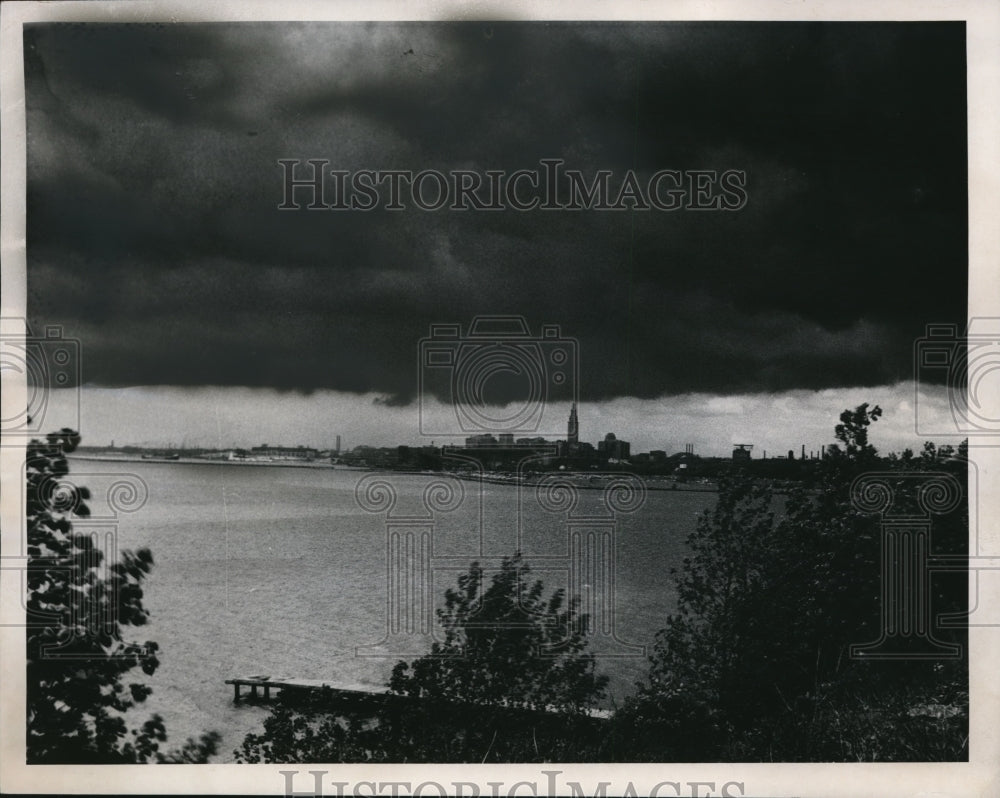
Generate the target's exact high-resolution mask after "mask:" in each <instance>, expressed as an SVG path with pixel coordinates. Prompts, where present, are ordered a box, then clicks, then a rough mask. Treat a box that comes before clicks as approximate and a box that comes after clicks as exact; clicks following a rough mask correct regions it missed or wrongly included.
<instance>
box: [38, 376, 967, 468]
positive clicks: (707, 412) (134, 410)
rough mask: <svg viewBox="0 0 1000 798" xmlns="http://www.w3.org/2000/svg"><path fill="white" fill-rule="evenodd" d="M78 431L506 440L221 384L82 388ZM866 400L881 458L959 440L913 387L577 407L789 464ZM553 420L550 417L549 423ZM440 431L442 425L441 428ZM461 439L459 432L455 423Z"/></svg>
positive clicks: (332, 440)
mask: <svg viewBox="0 0 1000 798" xmlns="http://www.w3.org/2000/svg"><path fill="white" fill-rule="evenodd" d="M76 395H77V394H76V392H75V391H70V390H67V391H53V392H52V393H51V394H50V395H49V400H48V405H47V406H46V408H45V411H44V418H43V422H42V424H41V429H40V431H41V432H47V431H49V430H53V429H58V428H60V427H62V426H77V415H76V413H75V411H74V410H73V409H72V406H73V404H74V399H75V397H76ZM79 396H80V402H81V407H80V413H79V427H80V432H81V434H82V436H83V445H84V446H108V445H110V444H111V442H112V441H114V444H115V445H116V446H119V447H120V446H149V447H174V448H183V447H200V448H219V449H225V448H235V447H240V448H249V447H252V446H259V445H261V444H265V443H266V444H269V445H271V446H299V445H301V446H310V447H314V448H317V449H321V450H324V449H332V448H334V446H335V445H336V439H337V436H338V435H340V436H341V449H342V450H345V451H347V450H350V449H353V448H354V447H356V446H360V445H368V446H375V447H391V446H397V445H406V446H423V445H429V444H431V443H433V444H435V445H437V446H443V445H458V446H461V445H464V443H465V437H467V436H471V435H474V434H480V433H485V432H493V433H494V434H496V433H497V432H503V430H485V429H484V430H478V431H468V432H459V434H455V435H449V436H443V435H437V436H421V435H420V433H419V429H420V427H419V421H420V418H419V412H420V410H419V406H418V403H417V402H415V401H414V402H413V403H411V404H409V405H403V406H395V405H391V404H387V403H386V402H385V398H384V397H383V396H381V395H379V394H373V393H368V394H349V393H344V392H338V391H328V390H327V391H313V392H311V393H308V394H306V393H301V392H295V391H279V390H277V389H272V388H246V387H226V386H197V387H180V386H136V387H129V388H105V387H97V386H84V387H83V388H81V389H80V393H79ZM863 402H868V403H869V404H871V405H876V404H877V405H879V406H881V407H882V409H883V411H884V415H883V416H882V418H881V419H880V420H879V421H878V422H877V423H875V424H874V425H873V427H872V429H871V440H872V443H873V444H874V445H875V446H876V447H877V448H878V449H879V451H880V452H882V453H883V454H888V453H890V452H902V451H903V450H904V449H906V448H910V449H912V450H913V451H914V452H919V451H920V449H921V448H922V446H923V443H924V442H925V441H927V440H933V441H934V442H935V443H936V444H937V445H939V446H940V445H947V444H950V445H952V446H957V445H958V443H960V442H961V440H962V439H963V438H964V437H965V436H964V435H961V434H958V433H957V432H953V433H952V434H947V435H945V434H926V435H919V434H917V432H916V430H915V418H916V408H915V406H914V390H913V383H912V382H909V381H907V382H899V383H896V384H895V385H889V386H877V387H866V388H865V387H863V388H828V389H823V390H820V391H809V390H792V391H785V392H780V393H772V394H743V395H729V396H723V395H719V394H682V395H678V396H667V397H660V398H657V399H638V398H635V397H621V398H616V399H609V400H601V401H594V402H588V401H581V402H580V404H579V422H580V433H579V434H580V440H581V441H585V442H590V443H593V444H594V445H595V446H596V444H597V442H598V441H600V440H603V439H604V436H605V435H606V434H607V433H609V432H613V433H614V434H615V435H616V436H617V437H618V438H620V439H623V440H626V441H629V442H630V443H631V445H632V453H633V454H637V453H640V452H648V451H650V450H663V451H666V452H667V454H668V455H670V454H674V453H676V452H682V451H684V449H685V446H686V444H689V443H690V444H693V445H694V450H695V453H696V454H698V455H701V456H706V457H713V456H715V457H728V456H730V455H731V453H732V449H733V445H734V444H737V443H752V444H753V445H754V449H753V455H752V456H753V458H754V459H759V458H761V457H762V456H763V453H764V452H765V451H766V452H767V456H768V457H769V458H773V457H779V456H786V455H787V453H788V451H789V450H792V451H793V452H794V454H795V457H796V459H798V458H799V457H800V456H801V450H802V446H803V444H804V445H805V450H806V454H807V456H808V455H809V453H810V452H817V453H818V452H819V450H820V449H821V447H822V446H824V445H829V444H831V443H833V442H834V440H835V438H834V427H835V425H836V424H837V423H838V420H839V416H840V413H841V412H843V411H844V410H846V409H853V408H854V407H856V406H857V405H859V404H861V403H863ZM918 402H919V404H920V412H921V414H922V418H930V419H931V420H932V421H933V422H934V423H932V425H931V428H933V429H935V430H941V431H944V430H949V429H950V430H954V421H953V419H952V415H951V407H950V397H949V394H948V390H947V388H946V387H944V386H921V388H920V393H919V394H918ZM423 406H424V408H425V410H427V408H428V406H429V412H431V413H432V414H434V417H435V419H436V420H438V421H447V420H453V419H454V410H453V408H452V407H451V406H450V405H446V404H444V403H441V402H432V403H427V402H425V403H424V405H423ZM569 408H570V403H569V402H559V403H555V404H553V405H552V406H551V408H547V409H546V414H547V417H551V418H553V419H555V420H556V427H555V429H552V428H550V427H548V426H546V429H545V430H539V432H537V433H534V432H517V433H515V437H534V436H535V435H540V436H542V437H546V438H547V439H549V440H552V441H555V440H560V439H565V438H566V421H567V420H568V417H569ZM550 413H551V415H549V414H550ZM437 426H438V427H439V426H440V424H438V425H437ZM452 426H453V427H455V428H456V431H457V432H458V430H457V425H456V424H453V425H452Z"/></svg>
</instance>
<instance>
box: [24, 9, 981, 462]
mask: <svg viewBox="0 0 1000 798" xmlns="http://www.w3.org/2000/svg"><path fill="white" fill-rule="evenodd" d="M964 38H965V30H964V25H962V24H960V23H904V24H843V23H841V24H831V23H826V24H800V23H742V24H722V23H705V24H696V23H685V24H651V23H642V24H635V25H633V24H613V25H612V24H592V23H591V24H546V23H507V24H498V23H462V24H441V23H432V24H429V23H414V24H386V23H378V24H321V23H310V24H307V25H302V24H290V23H280V24H242V25H235V24H200V25H106V26H102V25H41V26H31V27H28V28H26V34H25V61H26V92H27V124H28V192H27V212H28V215H27V223H28V229H27V234H28V248H27V253H28V315H29V321H30V323H31V325H32V327H33V329H41V328H42V327H43V326H44V325H46V324H61V325H62V326H63V328H64V330H65V331H66V334H67V335H72V336H75V337H77V338H79V339H80V340H81V342H82V347H83V353H84V357H83V364H84V367H83V368H84V371H83V380H84V382H85V383H86V384H87V386H89V387H88V388H87V395H88V396H90V397H101V398H100V400H96V399H95V400H92V401H93V402H95V405H94V407H95V408H96V407H97V405H98V404H99V405H101V406H102V407H104V408H105V409H106V408H108V407H121V408H125V407H126V406H128V407H129V408H131V409H130V410H129V411H128V413H124V414H123V415H122V416H121V419H122V421H121V423H122V424H123V426H128V424H127V423H126V421H125V419H126V418H127V419H132V414H133V413H135V414H138V416H137V418H138V419H141V417H142V407H143V406H147V407H149V408H152V407H154V406H155V405H156V402H157V401H159V402H166V401H168V398H169V397H173V400H174V402H175V406H176V407H178V408H180V407H189V408H190V409H189V410H188V411H187V413H188V415H186V416H183V417H181V418H178V419H174V420H173V421H172V422H171V423H172V424H173V425H174V428H173V429H170V430H164V431H163V432H162V434H154V433H152V432H150V433H149V437H148V438H147V440H158V441H161V442H162V441H165V440H171V441H177V442H179V441H180V439H181V438H182V437H183V436H185V434H186V433H185V430H192V429H195V428H198V429H200V427H198V425H197V424H196V423H194V419H195V418H196V417H197V416H198V415H199V414H200V412H199V408H203V407H204V406H203V405H202V404H199V403H200V402H203V401H204V399H205V397H206V396H207V395H209V394H208V393H206V390H207V389H206V387H205V386H216V387H214V388H212V389H211V391H210V392H209V393H210V394H211V395H212V396H213V397H215V398H214V399H213V400H212V401H213V402H215V405H216V406H218V405H219V402H220V401H223V400H220V398H219V397H228V398H226V399H225V400H224V401H223V404H225V405H227V406H230V409H231V410H236V409H237V408H240V407H242V408H245V409H246V412H244V413H243V415H244V417H247V415H248V414H249V415H252V416H253V417H254V418H257V417H258V416H259V417H260V423H259V424H258V425H257V426H256V427H255V428H254V429H253V430H251V431H250V433H251V434H256V433H257V432H259V431H260V424H263V425H265V426H266V424H267V420H266V419H267V418H268V414H270V418H271V419H272V422H273V424H274V427H275V429H276V430H277V432H278V435H267V434H266V433H265V432H260V434H261V435H264V436H265V439H269V440H271V442H272V443H278V442H281V441H279V440H278V439H277V437H278V436H280V434H281V432H282V430H284V429H285V426H283V425H287V418H286V419H285V420H282V421H279V417H280V416H282V415H284V414H285V413H286V412H287V408H288V407H296V408H300V409H299V410H296V412H297V413H298V414H299V419H300V420H302V419H304V418H306V417H309V416H310V413H309V412H308V411H305V410H302V409H301V407H306V406H308V407H311V408H312V412H313V413H315V414H317V416H319V417H321V418H322V419H323V420H322V421H317V422H315V423H316V424H317V426H325V425H327V419H328V418H329V416H327V415H326V414H327V413H328V412H329V411H330V410H331V408H332V407H334V406H335V407H336V408H337V409H338V410H337V412H339V413H340V414H341V415H340V418H341V419H349V423H348V422H346V421H339V422H334V424H337V423H341V424H342V425H343V426H345V427H349V428H350V429H351V431H352V432H357V433H358V434H357V435H353V434H352V435H351V436H350V438H351V439H352V440H353V442H354V443H360V442H363V441H362V440H358V438H363V437H365V436H366V435H369V436H372V437H373V438H379V437H386V436H387V433H386V429H387V427H386V426H385V425H386V423H387V420H388V419H396V421H394V422H393V424H394V425H395V426H393V425H390V427H391V431H392V434H393V435H397V434H398V435H399V436H400V437H401V438H406V440H401V441H400V442H414V439H415V438H416V437H417V435H416V432H412V433H411V434H410V435H409V436H407V435H406V432H407V423H406V422H405V421H404V420H403V419H406V418H411V416H412V411H413V409H414V408H416V407H417V406H418V405H419V403H418V402H417V396H416V394H417V386H418V383H417V375H418V368H419V360H418V348H417V343H418V341H419V339H420V338H422V337H424V336H426V335H427V334H428V331H429V327H430V325H431V324H435V323H446V322H455V323H462V324H468V322H469V321H470V320H471V319H472V318H473V317H474V316H476V315H481V314H520V315H523V316H524V317H525V318H526V319H527V320H528V322H529V324H530V325H531V326H532V330H533V332H534V331H537V330H538V329H539V328H540V326H541V325H542V324H557V325H559V327H560V329H561V331H562V334H563V335H565V336H567V337H571V338H573V339H575V340H576V341H577V342H578V345H579V352H580V374H579V375H578V380H577V383H578V386H579V391H580V395H581V398H582V400H583V401H584V402H586V403H587V404H588V408H589V409H588V411H587V412H588V414H589V415H587V416H586V418H588V419H591V420H592V421H593V424H594V425H595V427H596V425H598V424H603V425H605V426H608V427H609V429H614V428H616V427H617V428H619V429H620V428H622V427H625V431H626V432H627V435H626V437H627V436H631V437H632V438H633V439H642V438H643V436H644V435H645V436H646V437H651V436H649V435H647V434H646V433H647V432H648V430H644V429H643V419H644V418H650V419H651V420H650V421H649V424H650V425H652V426H655V424H654V422H653V421H652V416H651V409H653V408H658V409H660V410H664V409H666V410H669V411H670V412H674V411H676V413H680V412H681V410H682V409H683V408H685V407H689V406H690V405H691V403H692V402H694V404H697V405H699V406H700V407H702V409H703V411H704V412H706V413H708V411H709V410H710V409H711V408H712V407H716V406H715V405H712V404H711V402H720V401H721V402H723V405H718V406H717V407H725V400H726V398H727V397H729V398H731V399H733V400H734V401H738V402H748V403H750V404H744V405H740V407H743V408H748V407H750V406H751V405H753V406H754V407H767V406H771V405H769V404H768V403H774V402H790V403H791V407H793V408H794V407H800V408H801V409H802V417H803V418H804V417H805V415H807V414H808V413H815V414H816V417H817V418H818V417H819V415H820V414H822V415H823V417H828V418H829V423H828V424H827V428H828V429H831V430H832V426H833V424H834V423H835V419H836V414H837V413H839V411H840V410H841V409H843V407H844V406H846V405H842V404H839V403H842V402H843V401H844V400H845V399H853V397H855V396H858V397H859V401H864V400H865V399H867V398H869V397H872V398H874V399H875V400H878V397H879V396H880V395H884V396H886V397H895V399H894V401H897V402H898V401H906V400H905V399H900V397H905V396H908V395H909V393H910V391H909V390H908V389H907V388H906V387H905V385H904V387H902V388H901V387H899V386H900V385H901V384H903V383H904V382H905V381H906V380H909V379H911V378H912V376H913V342H914V340H915V339H916V338H918V337H920V336H921V335H922V334H923V331H924V328H925V325H926V324H928V323H931V322H952V323H958V324H962V323H963V322H964V319H965V317H966V284H967V283H966V281H967V261H968V257H967V244H966V241H967V213H966V202H967V192H966V184H967V169H966V156H967V152H966V124H965V115H966V90H965V47H964ZM283 158H293V159H303V160H305V159H309V158H321V159H325V160H328V161H330V168H335V169H342V170H346V171H356V170H360V169H382V170H387V169H405V170H412V171H415V172H416V171H420V170H423V169H428V168H435V169H440V170H449V169H467V170H473V171H476V172H479V173H482V174H485V173H486V172H487V170H508V171H510V170H514V169H518V168H528V169H534V168H537V167H538V163H539V161H540V160H541V159H545V158H561V159H563V160H564V161H565V165H566V167H567V168H573V169H579V170H581V171H582V172H584V173H585V174H587V175H593V174H595V173H596V172H597V171H598V170H611V171H612V172H613V173H614V174H615V175H616V176H621V175H624V173H625V172H626V171H627V170H629V169H632V170H635V172H636V173H637V174H639V175H640V176H647V177H648V175H649V174H651V173H653V172H655V171H657V170H661V169H675V170H695V169H709V170H717V171H720V172H721V171H724V170H728V169H735V170H742V171H745V172H746V175H747V181H746V195H747V202H746V205H745V207H743V208H742V209H741V210H738V211H734V212H714V211H708V212H698V211H684V210H679V211H669V212H664V211H658V210H650V211H624V212H608V211H604V212H602V211H596V210H592V211H577V212H572V211H546V212H543V211H537V210H536V211H529V212H518V211H515V210H504V211H496V212H485V211H466V212H457V211H448V210H440V211H433V212H427V211H422V210H419V209H416V208H408V209H407V210H405V211H400V212H390V211H385V210H374V211H370V212H362V211H320V212H316V211H306V210H301V211H279V210H277V206H278V204H279V203H280V202H281V201H282V189H283V185H282V169H281V168H280V167H279V164H278V161H279V159H283ZM135 386H164V387H159V388H155V389H153V388H144V389H143V390H144V391H145V393H143V394H141V395H142V396H145V397H146V400H147V401H146V403H145V405H144V404H143V403H142V402H140V403H139V404H136V403H135V401H134V399H135V397H136V396H137V395H140V394H137V393H136V392H135V390H133V391H131V392H126V391H120V390H119V391H108V390H107V389H120V388H134V387H135ZM167 386H169V387H167ZM182 387H187V388H190V389H192V390H189V391H186V392H184V391H180V388H182ZM254 389H258V390H254ZM275 389H276V390H275ZM127 397H131V399H129V398H127ZM151 397H158V399H157V400H156V401H154V400H153V399H152V398H151ZM179 397H182V398H179ZM275 397H278V398H279V399H280V401H279V399H276V398H275ZM281 397H285V398H283V399H282V398H281ZM331 397H335V398H336V402H335V403H334V405H331V404H330V402H332V401H333V400H332V399H331ZM692 397H698V398H697V400H694V399H692ZM439 398H441V397H439ZM445 398H446V397H445ZM286 399H287V400H288V401H286ZM938 399H940V395H938ZM883 401H887V400H883ZM301 403H305V404H304V405H302V404H301ZM826 403H828V404H829V406H828V405H827V404H826ZM560 409H561V408H560ZM615 409H617V411H616V412H618V413H619V415H609V414H611V413H612V411H613V410H615ZM666 410H665V412H666ZM251 411H252V412H251ZM397 411H398V412H397ZM178 412H179V411H178ZM721 412H722V411H721V410H720V413H721ZM901 412H905V411H901ZM92 413H94V415H93V417H94V418H95V419H96V418H97V417H98V416H101V414H100V413H99V412H97V411H96V410H94V411H92ZM149 414H150V417H149V418H147V419H146V420H145V422H142V423H144V424H145V428H146V429H147V430H149V429H150V428H151V424H154V422H155V423H163V424H166V423H167V422H165V421H162V422H156V421H155V418H153V416H154V414H153V411H152V409H150V411H149ZM237 414H238V413H237ZM408 414H411V415H408ZM727 414H728V416H727ZM732 415H733V406H732V405H731V404H730V405H729V406H728V409H726V410H725V412H724V413H722V415H720V416H719V417H718V418H724V417H731V416H732ZM709 416H711V413H709ZM101 417H103V416H101ZM161 418H162V416H161ZM712 418H715V417H714V416H712ZM795 418H796V413H794V412H792V413H791V414H790V419H789V420H788V421H787V422H780V423H787V424H789V425H791V426H790V427H789V429H790V433H789V437H793V438H798V437H799V436H801V435H804V434H806V427H808V425H811V424H813V423H814V422H813V421H812V420H810V421H809V422H808V424H805V422H803V424H804V425H805V426H802V427H801V428H800V427H796V426H795V425H796V422H795V420H794V419H795ZM618 419H621V421H620V422H619V421H618ZM583 421H584V415H583V414H581V423H582V422H583ZM745 421H746V423H745V424H735V425H734V424H730V426H731V427H732V426H737V427H743V426H745V427H748V428H747V429H745V430H743V429H740V430H736V429H734V430H733V431H732V433H731V434H730V432H729V431H728V430H729V427H726V428H725V429H723V430H721V431H720V430H716V432H717V437H720V438H722V439H725V440H724V441H723V443H724V446H728V444H729V443H730V442H731V438H732V437H733V436H739V437H743V436H751V440H754V438H753V437H752V436H754V435H756V436H758V438H760V439H763V438H764V437H765V435H766V434H770V432H765V429H764V428H762V426H761V425H763V426H764V427H765V428H766V426H767V424H768V420H767V415H766V413H765V414H763V415H762V416H761V418H760V420H759V421H758V420H753V421H752V422H751V418H750V416H747V418H746V419H745ZM92 423H93V424H94V428H93V430H92V438H97V440H93V442H95V443H98V442H100V443H103V442H106V441H107V440H108V439H110V437H113V434H112V435H107V434H106V433H109V432H111V433H113V431H114V422H113V420H111V419H105V420H104V421H102V422H101V423H100V424H99V423H98V422H97V421H96V420H95V421H93V422H92ZM129 423H131V422H129ZM136 423H137V424H139V423H140V421H138V420H137V421H136ZM311 423H312V422H309V424H311ZM706 423H707V426H708V427H711V426H712V423H713V422H711V421H709V422H706ZM774 423H779V422H774ZM900 424H901V425H902V426H906V425H909V426H912V420H907V421H906V422H905V424H903V422H900ZM238 426H239V425H237V426H235V427H233V430H232V431H230V432H227V433H226V435H225V436H223V437H218V438H217V440H218V441H219V442H222V443H223V445H230V444H232V443H239V442H240V440H237V438H240V436H241V435H242V433H238V432H237V431H236V430H237V429H238ZM153 428H154V429H155V427H153ZM397 428H398V430H399V432H398V433H397V431H396V430H397ZM328 431H329V427H328V426H327V428H326V430H325V431H323V430H320V429H318V428H317V430H316V434H317V437H321V436H320V432H323V434H326V432H328ZM581 431H582V432H583V430H581ZM606 431H608V430H605V429H603V427H601V429H600V430H599V431H598V429H596V428H595V429H594V430H592V434H589V435H585V436H584V437H586V438H587V439H590V440H596V439H597V438H598V437H599V435H600V436H603V433H604V432H606ZM83 432H84V435H85V438H86V437H87V435H88V430H87V428H86V427H85V428H84V430H83ZM598 432H599V434H598ZM285 434H287V435H291V432H286V433H285ZM296 434H299V433H296ZM311 434H312V433H310V432H309V429H303V430H302V431H301V437H303V438H307V437H310V435H311ZM682 434H683V433H679V436H682ZM809 434H810V435H812V434H813V433H811V432H810V433H809ZM817 434H818V433H817ZM194 437H195V438H196V439H198V440H197V441H194V440H193V441H191V442H192V443H193V442H198V441H200V442H206V443H210V442H212V441H211V440H209V439H210V438H212V435H211V434H209V433H202V432H198V433H197V434H194ZM125 438H126V440H124V441H123V440H121V436H119V442H127V441H128V440H129V439H131V440H133V441H135V440H139V438H138V437H137V435H136V434H126V435H125ZM671 440H673V438H671ZM706 440H707V439H706ZM810 440H812V439H810ZM828 440H829V435H827V436H826V437H824V438H822V439H821V440H816V441H815V445H816V446H817V447H818V445H819V444H820V443H824V442H828ZM246 442H248V443H250V442H254V440H253V439H251V440H249V441H246ZM287 442H288V443H298V442H306V441H299V440H295V441H292V440H288V441H287ZM385 442H386V443H389V442H391V441H385ZM683 442H685V438H684V437H680V440H677V441H676V443H677V444H678V446H677V448H681V447H680V444H681V443H683ZM655 444H656V441H651V445H654V447H655ZM660 445H661V446H664V445H665V446H669V443H667V442H663V443H661V444H660ZM706 445H708V444H706ZM797 445H798V441H797V440H791V441H789V444H788V447H786V448H791V447H792V446H796V447H797ZM643 448H649V447H643ZM719 453H721V452H719Z"/></svg>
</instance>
